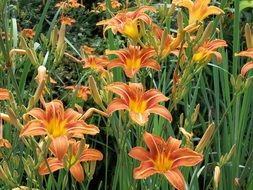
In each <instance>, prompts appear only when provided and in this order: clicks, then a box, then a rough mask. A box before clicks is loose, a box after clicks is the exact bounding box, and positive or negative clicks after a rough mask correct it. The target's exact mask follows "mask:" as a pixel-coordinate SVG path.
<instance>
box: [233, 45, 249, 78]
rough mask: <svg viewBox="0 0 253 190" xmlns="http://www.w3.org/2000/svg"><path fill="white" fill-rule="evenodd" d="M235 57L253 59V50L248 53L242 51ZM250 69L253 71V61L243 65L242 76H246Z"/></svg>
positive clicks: (247, 51)
mask: <svg viewBox="0 0 253 190" xmlns="http://www.w3.org/2000/svg"><path fill="white" fill-rule="evenodd" d="M235 56H243V57H249V58H253V48H249V49H247V50H246V51H241V52H240V53H237V54H235ZM250 69H253V61H250V62H247V63H246V64H245V65H243V67H242V69H241V75H242V76H245V75H246V73H247V72H248V71H249V70H250Z"/></svg>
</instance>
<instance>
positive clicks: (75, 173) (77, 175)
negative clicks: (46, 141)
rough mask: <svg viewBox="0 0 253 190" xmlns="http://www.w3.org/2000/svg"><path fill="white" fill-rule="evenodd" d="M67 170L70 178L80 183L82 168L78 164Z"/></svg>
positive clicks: (82, 176)
mask: <svg viewBox="0 0 253 190" xmlns="http://www.w3.org/2000/svg"><path fill="white" fill-rule="evenodd" d="M69 170H70V173H71V174H72V176H73V177H74V178H75V179H76V181H78V182H82V181H83V180H84V172H83V167H82V165H81V164H80V163H79V162H78V163H76V164H75V165H73V166H71V168H70V169H69Z"/></svg>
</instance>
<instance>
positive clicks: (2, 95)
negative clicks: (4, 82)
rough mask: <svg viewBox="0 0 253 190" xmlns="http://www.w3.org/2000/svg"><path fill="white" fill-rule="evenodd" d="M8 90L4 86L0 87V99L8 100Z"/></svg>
mask: <svg viewBox="0 0 253 190" xmlns="http://www.w3.org/2000/svg"><path fill="white" fill-rule="evenodd" d="M9 99H10V92H9V90H7V89H5V88H0V100H9Z"/></svg>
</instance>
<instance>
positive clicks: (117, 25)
mask: <svg viewBox="0 0 253 190" xmlns="http://www.w3.org/2000/svg"><path fill="white" fill-rule="evenodd" d="M146 11H152V12H155V8H154V7H149V6H142V7H140V8H138V9H137V10H135V11H130V12H126V13H123V12H121V13H118V14H117V15H115V16H114V17H112V18H111V19H108V20H103V21H100V22H98V23H97V25H107V26H106V27H105V29H104V32H105V31H106V30H108V29H110V28H111V29H112V32H113V33H114V34H116V33H117V32H120V33H121V34H123V35H125V36H127V37H130V38H132V39H133V40H138V38H139V37H140V34H139V30H138V25H139V21H140V20H142V21H144V22H145V23H146V24H148V25H151V23H152V20H151V19H150V17H149V16H148V15H147V14H146V13H145V12H146Z"/></svg>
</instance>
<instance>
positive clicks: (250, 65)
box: [241, 61, 253, 76]
mask: <svg viewBox="0 0 253 190" xmlns="http://www.w3.org/2000/svg"><path fill="white" fill-rule="evenodd" d="M250 69H253V61H251V62H248V63H246V64H245V65H243V67H242V69H241V75H242V76H245V75H246V73H247V72H248V71H249V70H250Z"/></svg>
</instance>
